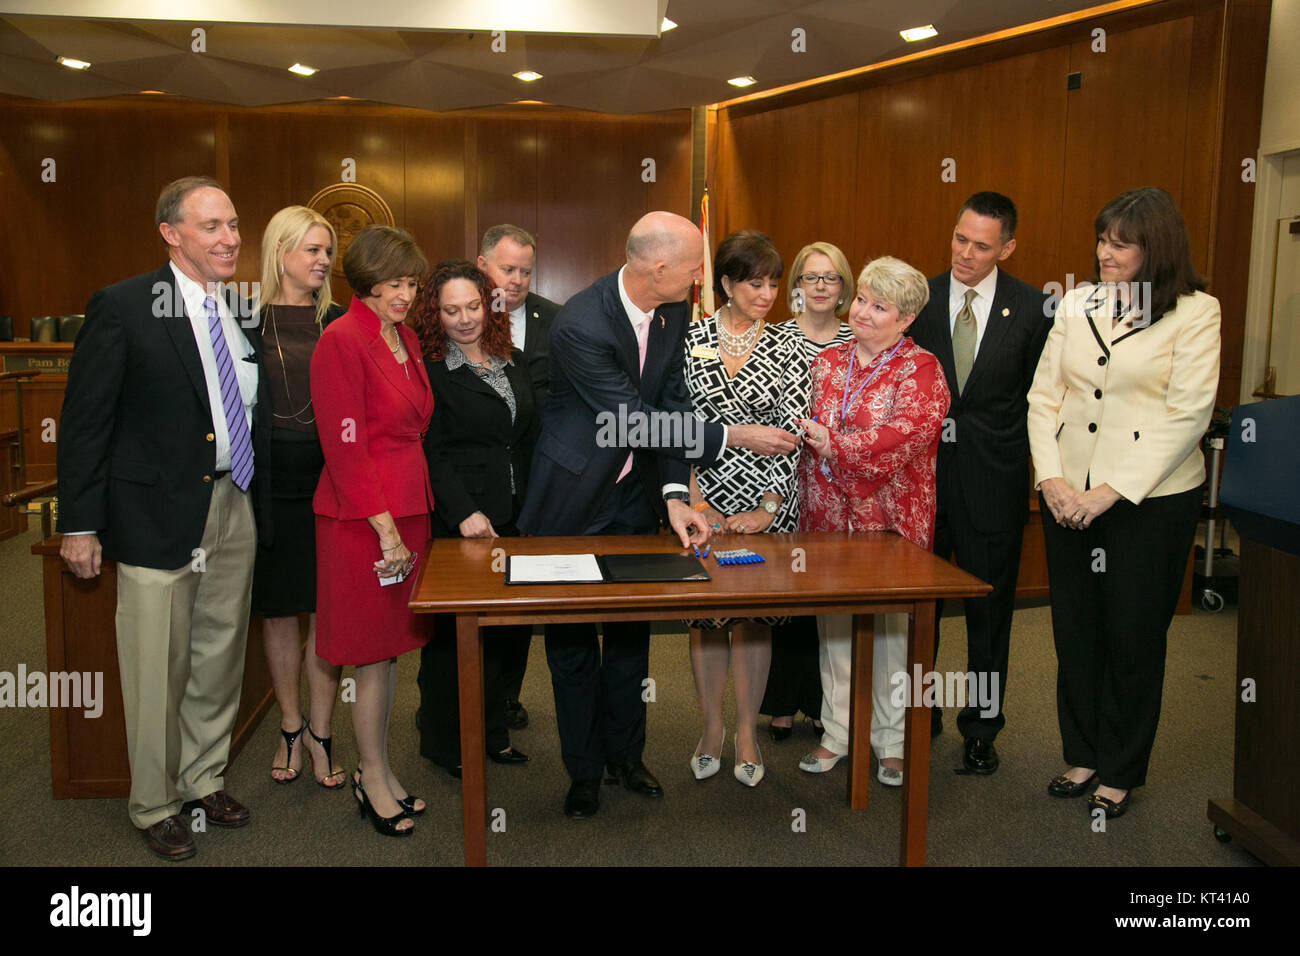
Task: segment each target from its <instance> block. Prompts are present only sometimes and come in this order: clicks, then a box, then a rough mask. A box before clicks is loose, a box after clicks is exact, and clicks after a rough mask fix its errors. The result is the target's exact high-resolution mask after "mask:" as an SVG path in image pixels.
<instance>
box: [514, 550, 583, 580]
mask: <svg viewBox="0 0 1300 956" xmlns="http://www.w3.org/2000/svg"><path fill="white" fill-rule="evenodd" d="M604 580H605V577H604V575H602V574H601V573H600V565H599V564H597V563H596V556H595V555H594V554H512V555H511V556H510V573H509V575H508V576H507V577H506V583H508V584H601V583H602V582H604Z"/></svg>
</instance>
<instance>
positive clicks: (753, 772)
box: [736, 735, 764, 787]
mask: <svg viewBox="0 0 1300 956" xmlns="http://www.w3.org/2000/svg"><path fill="white" fill-rule="evenodd" d="M736 750H737V751H739V750H740V737H739V735H737V737H736ZM762 756H763V755H762V754H759V759H760V760H761V759H762ZM736 760H737V761H739V760H740V754H739V753H737V754H736ZM763 773H764V770H763V764H762V763H750V762H749V761H748V760H746V761H743V762H740V763H737V764H736V779H737V780H739V781H740V782H741V783H743V784H744V785H745V786H747V787H757V786H758V785H759V783H760V782H761V781H762V779H763Z"/></svg>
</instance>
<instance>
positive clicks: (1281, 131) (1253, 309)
mask: <svg viewBox="0 0 1300 956" xmlns="http://www.w3.org/2000/svg"><path fill="white" fill-rule="evenodd" d="M1296 150H1300V0H1273V6H1272V12H1271V14H1270V24H1269V32H1268V62H1267V64H1266V69H1265V73H1264V108H1263V116H1262V118H1261V122H1260V128H1259V155H1258V156H1257V157H1256V160H1257V163H1258V167H1257V170H1256V185H1255V215H1254V224H1253V227H1252V229H1251V246H1250V279H1249V283H1248V286H1247V293H1246V326H1245V330H1244V332H1245V341H1244V343H1243V347H1242V356H1241V395H1240V398H1241V401H1243V402H1253V401H1258V399H1256V398H1253V397H1252V396H1251V392H1252V391H1253V390H1254V389H1255V388H1256V386H1258V385H1259V384H1260V383H1261V382H1262V381H1263V379H1264V370H1265V366H1266V364H1272V365H1274V366H1277V365H1278V363H1279V361H1284V362H1286V364H1287V366H1288V369H1287V372H1286V373H1284V374H1283V375H1282V376H1281V377H1284V378H1286V379H1287V381H1288V383H1290V382H1293V381H1295V380H1296V378H1297V376H1298V375H1300V372H1298V371H1297V370H1294V369H1293V368H1291V365H1292V363H1293V362H1294V360H1295V359H1294V355H1293V354H1291V348H1290V346H1291V345H1292V344H1293V342H1294V340H1293V339H1292V340H1290V341H1283V340H1286V339H1287V338H1288V335H1290V336H1294V335H1295V332H1294V331H1292V330H1290V329H1287V330H1282V329H1279V330H1277V332H1280V333H1281V334H1280V335H1276V336H1275V337H1277V338H1279V339H1280V341H1279V342H1278V343H1277V344H1278V346H1279V348H1277V349H1275V354H1274V355H1273V356H1272V357H1271V358H1269V357H1268V337H1269V313H1270V312H1271V311H1272V306H1273V296H1274V288H1273V278H1274V276H1273V264H1274V255H1275V254H1276V253H1280V252H1282V250H1281V249H1279V248H1278V220H1279V219H1282V218H1284V217H1288V216H1295V215H1300V209H1297V208H1296V205H1297V198H1298V197H1300V188H1297V166H1298V165H1300V158H1297V155H1298V154H1296V153H1295V152H1294V151H1296ZM1284 153H1291V155H1289V156H1284V155H1283V154H1284ZM1283 321H1284V322H1285V323H1286V324H1287V325H1288V326H1289V325H1291V324H1292V323H1293V322H1294V319H1291V320H1286V319H1284V320H1283ZM1279 391H1280V389H1279Z"/></svg>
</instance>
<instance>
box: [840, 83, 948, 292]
mask: <svg viewBox="0 0 1300 956" xmlns="http://www.w3.org/2000/svg"><path fill="white" fill-rule="evenodd" d="M972 80H973V74H972V73H970V72H969V71H965V70H963V71H960V72H959V73H958V74H956V75H955V76H947V75H943V74H936V75H933V76H924V77H919V78H917V79H913V80H908V81H906V82H903V83H896V84H892V85H890V86H878V87H873V88H871V89H868V90H863V91H862V98H861V119H860V123H859V126H858V178H857V184H856V188H855V189H854V190H853V200H852V201H853V202H854V203H856V204H857V206H858V208H859V210H860V211H859V214H858V220H857V229H856V233H855V238H854V242H853V251H852V252H849V250H848V249H845V252H848V253H849V258H850V261H851V262H852V263H853V267H854V269H861V267H862V265H863V264H864V263H865V262H866V261H867V260H868V259H873V258H876V257H877V256H882V255H892V256H897V257H898V258H900V259H903V260H904V261H906V262H908V263H910V264H911V265H913V266H915V267H916V268H917V269H920V270H921V271H922V272H924V273H925V274H926V275H934V274H935V273H938V272H942V271H943V270H944V269H946V268H948V263H949V259H950V248H951V232H952V226H951V224H952V222H953V216H954V214H955V213H956V211H957V207H958V206H960V205H961V202H962V200H963V199H965V198H966V196H967V194H968V193H969V192H970V189H969V188H968V185H967V184H966V183H965V182H964V181H963V180H962V178H961V170H962V167H961V166H960V164H959V166H958V173H957V175H958V180H957V182H951V183H949V182H943V181H941V179H940V176H941V174H942V172H943V161H944V160H945V159H950V158H955V157H954V156H953V153H954V152H955V151H956V150H954V148H953V147H954V142H953V136H952V130H953V121H952V84H953V83H954V82H970V81H972Z"/></svg>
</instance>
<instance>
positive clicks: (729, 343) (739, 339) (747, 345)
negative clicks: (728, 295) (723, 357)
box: [717, 304, 763, 358]
mask: <svg viewBox="0 0 1300 956" xmlns="http://www.w3.org/2000/svg"><path fill="white" fill-rule="evenodd" d="M726 309H727V314H728V315H730V314H731V305H730V304H728V305H727V306H726ZM717 326H718V347H719V348H721V349H722V351H724V352H726V353H727V354H728V355H730V356H732V357H733V358H739V357H740V356H742V355H747V354H748V353H749V350H750V349H752V348H753V347H754V345H755V343H757V342H758V336H759V333H761V332H762V331H763V323H762V321H761V320H760V321H756V322H751V323H750V326H749V328H748V329H746V330H745V331H744V332H742V333H741V334H740V335H737V334H736V333H734V332H732V331H731V330H730V329H728V328H727V326H726V325H725V324H724V323H723V321H722V315H721V312H719V314H718V316H717Z"/></svg>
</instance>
